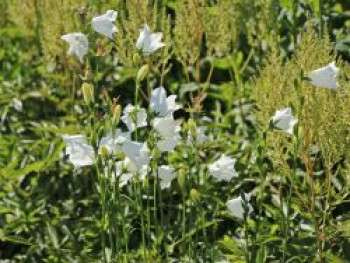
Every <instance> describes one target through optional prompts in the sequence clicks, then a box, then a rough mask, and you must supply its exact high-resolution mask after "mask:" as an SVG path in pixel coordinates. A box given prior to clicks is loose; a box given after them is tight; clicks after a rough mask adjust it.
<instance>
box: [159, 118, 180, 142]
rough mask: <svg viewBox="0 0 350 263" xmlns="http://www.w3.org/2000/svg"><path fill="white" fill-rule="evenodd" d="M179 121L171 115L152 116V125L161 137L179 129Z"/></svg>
mask: <svg viewBox="0 0 350 263" xmlns="http://www.w3.org/2000/svg"><path fill="white" fill-rule="evenodd" d="M180 124H181V121H178V120H174V119H173V117H172V116H171V117H170V116H169V117H164V118H154V120H153V127H154V129H155V130H156V131H157V132H159V133H160V135H161V136H163V137H168V136H171V135H173V134H174V133H177V132H179V131H180V130H181V126H180Z"/></svg>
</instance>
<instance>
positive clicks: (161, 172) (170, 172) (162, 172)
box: [158, 165, 176, 189]
mask: <svg viewBox="0 0 350 263" xmlns="http://www.w3.org/2000/svg"><path fill="white" fill-rule="evenodd" d="M175 177H176V174H175V169H174V168H173V167H171V166H169V165H161V166H159V167H158V178H159V179H160V188H161V189H165V188H169V187H170V186H171V182H172V180H173V179H174V178H175Z"/></svg>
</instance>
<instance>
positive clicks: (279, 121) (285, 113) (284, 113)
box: [272, 108, 298, 134]
mask: <svg viewBox="0 0 350 263" xmlns="http://www.w3.org/2000/svg"><path fill="white" fill-rule="evenodd" d="M297 123H298V119H297V118H295V117H293V115H292V109H291V108H284V109H282V110H278V111H276V113H275V115H274V116H273V117H272V125H273V127H274V128H277V129H279V130H282V131H284V132H286V133H289V134H293V130H294V125H295V124H297Z"/></svg>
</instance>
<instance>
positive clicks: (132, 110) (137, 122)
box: [121, 104, 147, 132]
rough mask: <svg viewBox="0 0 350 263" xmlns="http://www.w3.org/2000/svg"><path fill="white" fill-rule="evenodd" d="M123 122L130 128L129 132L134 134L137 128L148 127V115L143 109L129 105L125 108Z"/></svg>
mask: <svg viewBox="0 0 350 263" xmlns="http://www.w3.org/2000/svg"><path fill="white" fill-rule="evenodd" d="M121 120H122V121H123V122H124V123H125V125H126V127H128V130H129V131H131V132H132V131H134V130H135V129H137V128H140V127H145V126H147V113H146V110H145V109H143V108H139V107H135V106H133V105H131V104H128V105H127V106H126V107H125V108H124V111H123V116H122V117H121Z"/></svg>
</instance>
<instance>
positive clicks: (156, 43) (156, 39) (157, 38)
mask: <svg viewBox="0 0 350 263" xmlns="http://www.w3.org/2000/svg"><path fill="white" fill-rule="evenodd" d="M162 37H163V33H152V32H151V31H150V29H149V27H148V25H147V24H145V25H144V26H143V29H142V30H140V36H139V38H138V40H137V42H136V48H137V49H139V50H141V51H142V52H143V53H144V54H151V53H153V52H155V51H157V50H158V49H160V48H162V47H164V46H165V44H164V43H163V42H162V41H161V39H162Z"/></svg>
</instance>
